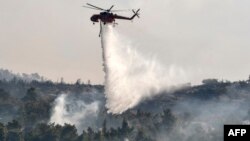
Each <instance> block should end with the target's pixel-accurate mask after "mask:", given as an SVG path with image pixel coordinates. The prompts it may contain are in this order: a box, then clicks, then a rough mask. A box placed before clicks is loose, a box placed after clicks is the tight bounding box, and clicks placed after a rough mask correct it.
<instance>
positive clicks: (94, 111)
mask: <svg viewBox="0 0 250 141" xmlns="http://www.w3.org/2000/svg"><path fill="white" fill-rule="evenodd" d="M96 95H99V94H98V93H96V94H95V93H94V94H91V93H82V94H62V95H60V96H58V97H57V98H56V100H55V102H54V107H53V111H52V115H51V118H50V123H55V124H59V125H64V124H65V123H67V124H71V125H75V126H76V128H77V130H78V132H79V133H81V132H82V131H83V130H86V129H87V128H88V127H92V128H93V129H95V128H98V127H97V125H98V124H97V123H96V122H97V119H98V113H99V110H100V107H99V106H100V104H101V101H99V100H98V97H97V96H96Z"/></svg>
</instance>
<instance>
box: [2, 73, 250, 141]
mask: <svg viewBox="0 0 250 141" xmlns="http://www.w3.org/2000/svg"><path fill="white" fill-rule="evenodd" d="M0 78H1V77H0ZM62 95H66V96H67V98H66V99H65V100H66V101H67V102H68V103H67V102H66V104H64V105H63V107H62V108H63V110H64V112H67V114H66V116H67V117H62V116H58V115H57V114H55V113H56V111H55V110H56V108H55V107H56V105H57V102H56V101H58V98H59V97H60V96H62ZM249 100H250V80H249V79H247V80H242V81H235V82H230V81H225V80H217V79H205V80H203V81H202V84H200V85H195V86H192V85H191V84H186V85H185V86H184V87H182V88H181V89H178V90H175V91H173V92H171V93H170V92H162V93H161V94H159V95H157V96H156V97H152V98H151V99H148V100H145V101H143V102H141V103H140V104H139V105H138V106H136V107H134V108H133V109H129V110H128V111H126V112H124V113H122V114H120V115H113V114H110V113H107V109H106V108H105V95H104V86H103V85H92V84H89V83H88V84H85V83H82V82H81V81H80V80H77V81H76V82H75V83H72V84H69V83H65V82H52V81H49V80H46V79H34V80H32V79H29V81H27V79H22V77H12V78H11V79H4V78H3V77H2V78H1V79H0V141H170V140H175V141H201V140H202V141H222V140H223V130H222V128H223V125H224V124H250V105H249ZM79 101H84V104H79ZM94 102H97V103H98V104H97V105H98V107H97V109H96V110H95V111H94V112H92V111H93V110H92V107H91V106H92V105H93V103H94ZM91 104H92V105H91ZM88 106H89V107H88ZM87 107H88V108H89V110H88V111H86V108H87ZM81 112H82V113H81ZM74 114H77V116H79V115H80V116H83V115H84V116H83V117H82V118H80V119H77V122H75V123H77V124H72V123H67V122H65V121H64V120H65V119H69V121H73V120H76V119H75V118H72V117H74ZM53 118H55V119H56V120H52V119H53ZM59 120H62V123H60V124H58V123H56V122H57V121H58V122H59ZM63 122H65V123H63Z"/></svg>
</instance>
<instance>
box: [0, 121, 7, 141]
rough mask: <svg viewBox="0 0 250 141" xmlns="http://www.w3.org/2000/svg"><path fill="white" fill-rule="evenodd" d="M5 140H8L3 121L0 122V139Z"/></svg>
mask: <svg viewBox="0 0 250 141" xmlns="http://www.w3.org/2000/svg"><path fill="white" fill-rule="evenodd" d="M5 140H6V128H5V126H4V125H3V124H2V123H0V141H5Z"/></svg>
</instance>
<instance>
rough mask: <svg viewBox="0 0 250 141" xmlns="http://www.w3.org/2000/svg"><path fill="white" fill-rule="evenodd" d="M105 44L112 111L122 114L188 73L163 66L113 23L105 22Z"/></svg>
mask: <svg viewBox="0 0 250 141" xmlns="http://www.w3.org/2000/svg"><path fill="white" fill-rule="evenodd" d="M102 48H103V60H104V71H105V73H106V76H105V95H106V98H107V101H106V107H107V108H108V112H110V113H114V114H120V113H122V112H124V111H126V110H128V109H130V108H133V107H134V106H136V105H138V104H139V103H140V102H141V101H143V100H144V99H148V98H151V97H152V96H154V95H157V94H158V93H160V92H162V91H170V90H172V88H173V87H175V88H176V87H177V86H178V85H179V84H182V83H183V82H185V80H186V74H185V73H184V71H183V70H182V69H180V68H178V67H177V66H175V65H172V66H169V67H168V68H163V67H162V66H161V65H160V64H159V63H158V62H157V61H155V59H152V58H150V59H149V58H145V57H144V56H142V55H141V54H140V53H138V52H137V51H136V49H135V48H134V47H133V46H132V45H131V44H129V40H127V39H125V38H124V37H122V36H120V35H119V34H118V33H117V32H116V31H115V30H114V28H113V27H112V25H103V31H102Z"/></svg>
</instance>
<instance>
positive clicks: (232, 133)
mask: <svg viewBox="0 0 250 141" xmlns="http://www.w3.org/2000/svg"><path fill="white" fill-rule="evenodd" d="M224 141H250V125H224Z"/></svg>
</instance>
